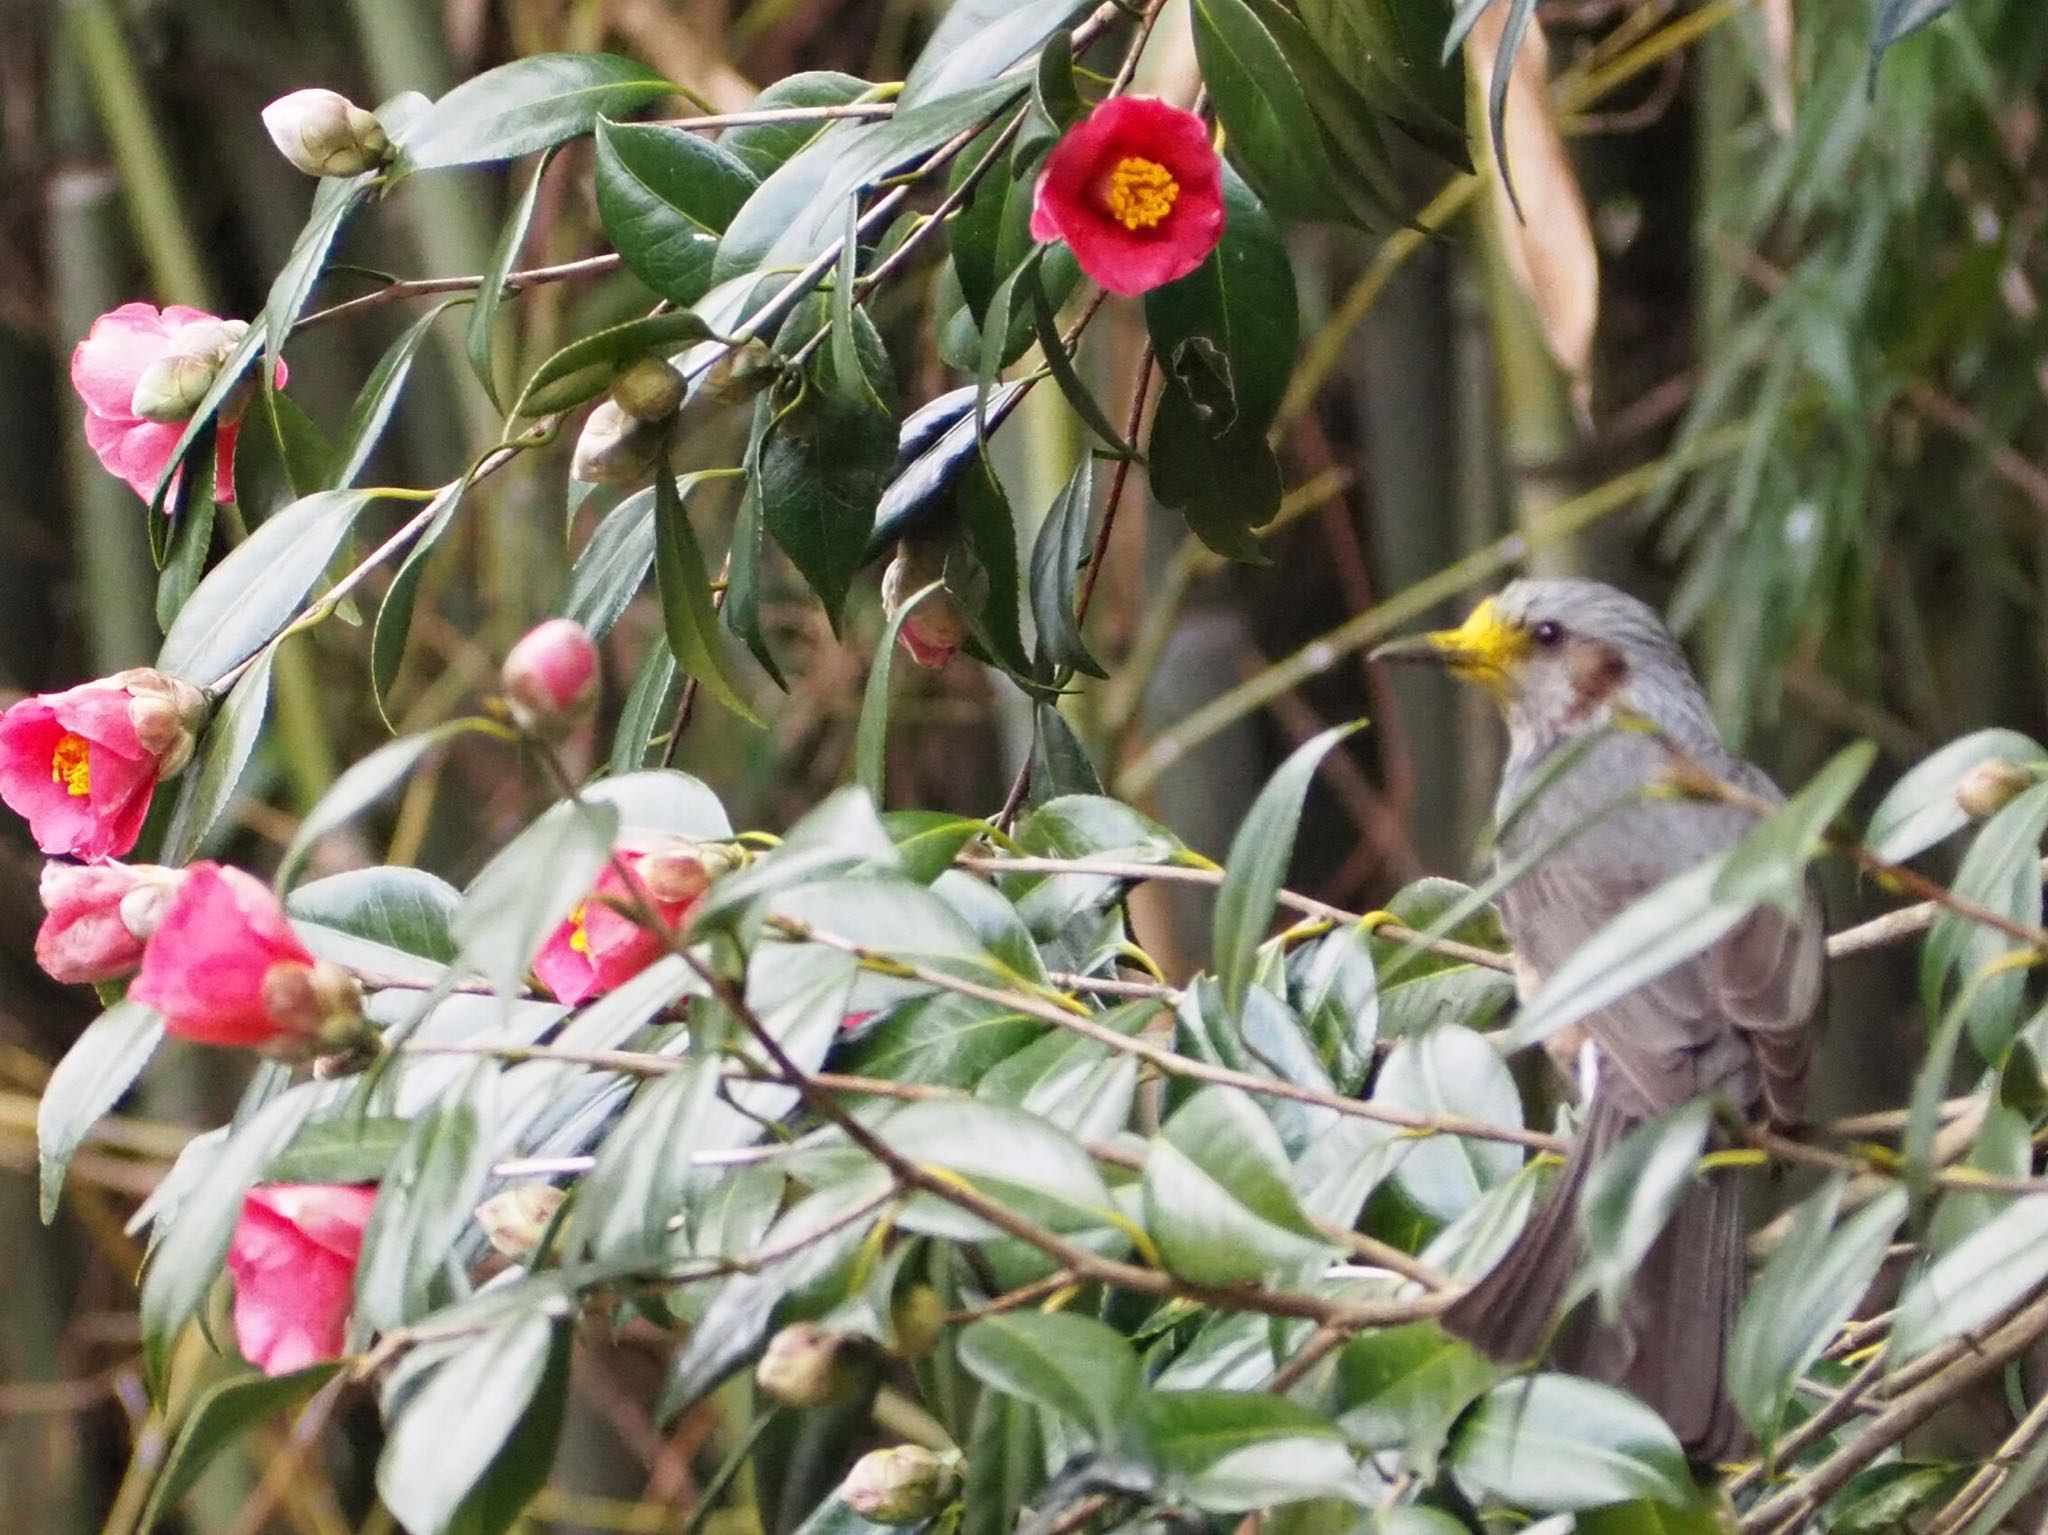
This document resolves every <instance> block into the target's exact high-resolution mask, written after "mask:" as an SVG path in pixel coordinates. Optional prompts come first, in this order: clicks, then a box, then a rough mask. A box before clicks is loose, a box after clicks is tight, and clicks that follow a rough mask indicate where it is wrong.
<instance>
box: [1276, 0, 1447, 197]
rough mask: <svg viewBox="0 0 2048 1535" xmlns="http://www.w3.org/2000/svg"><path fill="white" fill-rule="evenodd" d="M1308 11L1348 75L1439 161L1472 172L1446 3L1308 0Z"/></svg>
mask: <svg viewBox="0 0 2048 1535" xmlns="http://www.w3.org/2000/svg"><path fill="white" fill-rule="evenodd" d="M1300 10H1301V19H1302V23H1303V25H1304V26H1305V28H1306V29H1307V31H1308V33H1309V35H1310V36H1311V37H1313V38H1314V39H1315V40H1316V41H1317V42H1318V43H1319V44H1321V45H1322V48H1323V50H1324V52H1325V53H1326V54H1327V55H1328V57H1329V60H1330V63H1331V65H1332V66H1333V68H1334V70H1335V72H1336V73H1337V74H1338V75H1339V76H1340V77H1341V78H1342V79H1343V80H1345V81H1347V82H1349V83H1350V84H1351V85H1352V86H1353V87H1355V89H1356V90H1357V91H1358V93H1359V94H1360V95H1361V96H1362V97H1363V98H1364V99H1365V100H1367V101H1369V102H1371V103H1372V104H1373V105H1374V106H1376V107H1377V108H1379V110H1381V111H1383V112H1385V113H1386V114H1387V115H1388V116H1389V117H1391V118H1392V119H1393V120H1394V121H1395V123H1396V124H1397V125H1398V126H1399V127H1400V128H1401V129H1402V130H1403V131H1405V132H1406V133H1408V134H1409V135H1410V136H1411V137H1413V138H1414V139H1416V140H1417V141H1418V142H1419V143H1421V144H1422V145H1424V146H1425V147H1426V148H1428V149H1429V150H1430V151H1431V152H1432V153H1434V154H1435V155H1437V156H1438V157H1439V158H1441V159H1444V160H1447V161H1449V162H1450V163H1451V164H1453V165H1455V166H1456V167H1457V168H1458V169H1459V170H1466V171H1469V170H1471V169H1472V158H1471V153H1470V151H1469V149H1468V147H1467V145H1466V141H1465V80H1464V71H1463V70H1462V69H1460V68H1458V67H1457V66H1456V65H1455V64H1453V63H1451V62H1450V60H1449V57H1448V55H1447V54H1446V53H1445V51H1444V48H1443V46H1442V40H1443V35H1444V14H1443V12H1444V7H1443V3H1442V0H1370V3H1367V4H1357V3H1355V0H1300ZM1262 14H1263V7H1262Z"/></svg>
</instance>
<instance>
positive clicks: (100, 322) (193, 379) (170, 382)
mask: <svg viewBox="0 0 2048 1535" xmlns="http://www.w3.org/2000/svg"><path fill="white" fill-rule="evenodd" d="M248 328H249V327H248V325H247V324H246V323H245V322H244V321H241V320H222V319H219V318H216V317H215V316H213V315H210V314H208V313H206V312H205V311H204V310H201V309H188V308H186V307H185V306H184V305H182V304H172V305H171V306H169V307H168V308H166V309H162V310H159V309H158V308H157V307H156V306H155V305H154V304H142V303H135V304H123V305H122V306H121V307H120V308H119V309H114V310H109V311H108V312H107V313H106V314H103V315H101V316H100V317H99V318H98V319H97V320H95V321H93V325H92V330H91V331H90V332H89V333H88V334H87V336H86V338H85V339H84V340H83V341H81V342H79V343H78V347H77V350H75V351H74V352H72V354H71V387H72V388H74V389H76V390H77V391H78V397H79V398H80V399H81V400H83V401H84V402H85V440H86V441H87V442H88V443H89V444H91V446H92V450H93V452H94V453H96V454H97V455H98V456H99V461H100V463H101V464H102V465H104V466H105V467H106V470H107V472H108V473H109V474H114V475H118V476H119V477H120V478H122V479H124V480H126V481H127V482H128V484H129V486H130V488H132V489H133V490H134V492H135V493H136V494H137V495H138V496H140V497H142V499H143V500H145V501H147V500H149V498H150V497H151V496H153V495H155V494H156V486H157V481H158V480H160V479H162V478H163V473H164V470H165V469H167V468H169V467H170V463H171V454H172V452H173V450H175V449H176V447H177V445H178V438H179V437H180V436H181V435H183V433H184V430H185V423H186V422H187V421H190V420H191V419H192V413H193V412H194V411H195V410H197V409H198V408H199V402H200V400H201V399H202V398H203V397H204V396H205V394H206V391H207V390H208V389H209V388H211V387H212V385H213V380H214V377H215V375H216V374H217V373H218V372H219V371H220V366H221V364H222V363H224V362H225V361H227V358H228V354H229V353H230V352H232V351H234V349H235V347H236V346H237V345H238V344H239V343H240V341H241V339H242V337H243V335H244V334H245V333H246V332H247V331H248ZM285 378H286V373H285V366H284V363H283V362H282V361H280V362H279V363H278V365H277V385H278V387H279V388H280V389H282V388H283V387H284V384H285ZM235 432H236V425H235V423H234V422H233V421H232V420H230V419H229V418H228V414H227V413H225V412H224V413H223V415H222V420H221V427H220V432H219V434H218V436H216V438H215V439H214V479H213V497H214V499H215V500H216V501H232V500H234V499H235V467H234V466H235Z"/></svg>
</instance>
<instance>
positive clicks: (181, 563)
mask: <svg viewBox="0 0 2048 1535" xmlns="http://www.w3.org/2000/svg"><path fill="white" fill-rule="evenodd" d="M214 441H215V439H214V435H213V433H211V432H208V433H205V434H204V435H202V436H201V438H200V440H199V441H198V442H197V443H196V444H195V445H194V446H193V450H192V462H191V469H192V473H191V474H189V475H188V476H186V479H185V483H183V484H181V485H180V486H179V487H178V508H177V517H176V520H175V521H174V522H171V526H170V543H169V545H168V546H167V547H165V549H164V550H163V551H162V558H163V570H162V573H161V574H160V575H159V576H158V577H157V582H156V626H157V628H159V629H161V630H162V631H164V632H165V633H166V634H168V633H169V632H170V630H171V627H172V625H174V624H176V623H177V621H178V614H179V613H181V612H183V611H184V608H185V604H186V603H187V602H189V601H191V600H192V593H193V592H194V591H195V590H197V589H198V586H199V583H200V581H201V579H202V578H203V577H204V576H205V574H206V557H207V556H208V555H209V554H211V553H212V552H213V524H214V517H215V513H216V508H217V503H216V502H215V501H214V497H213V489H214V470H215V465H216V464H217V463H218V462H219V460H218V459H217V457H216V456H215V453H214ZM169 521H171V520H170V519H169V518H168V517H165V516H163V515H161V514H159V515H157V516H155V517H154V518H153V520H152V523H151V531H152V532H156V531H157V528H156V523H158V522H169Z"/></svg>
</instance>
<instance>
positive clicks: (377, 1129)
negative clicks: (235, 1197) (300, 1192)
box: [264, 1112, 412, 1183]
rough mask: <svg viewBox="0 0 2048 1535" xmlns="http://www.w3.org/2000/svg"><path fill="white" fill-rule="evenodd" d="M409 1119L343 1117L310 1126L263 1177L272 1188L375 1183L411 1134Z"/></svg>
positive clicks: (324, 1120)
mask: <svg viewBox="0 0 2048 1535" xmlns="http://www.w3.org/2000/svg"><path fill="white" fill-rule="evenodd" d="M411 1129H412V1125H411V1122H410V1121H408V1120H403V1119H396V1118H393V1117H391V1116H389V1115H372V1116H370V1117H367V1118H364V1117H361V1116H358V1115H355V1114H351V1113H347V1112H344V1113H342V1114H341V1115H339V1116H337V1117H334V1118H330V1119H314V1120H310V1121H308V1123H307V1124H306V1126H305V1128H304V1129H302V1130H300V1131H299V1133H298V1134H297V1135H296V1136H294V1137H293V1138H292V1143H291V1145H289V1146H287V1147H286V1148H285V1149H284V1150H283V1151H282V1152H280V1153H279V1154H278V1155H277V1156H275V1157H272V1158H271V1159H270V1166H269V1167H268V1168H267V1169H265V1172H264V1176H265V1177H266V1178H267V1179H269V1180H270V1181H271V1182H273V1183H375V1182H377V1181H378V1180H379V1179H381V1178H382V1177H383V1176H384V1174H385V1172H386V1171H387V1170H388V1169H389V1168H390V1166H391V1163H392V1161H393V1159H394V1158H396V1157H397V1155H398V1151H399V1148H400V1147H401V1146H403V1145H404V1144H405V1138H406V1136H407V1134H408V1133H409V1132H410V1131H411Z"/></svg>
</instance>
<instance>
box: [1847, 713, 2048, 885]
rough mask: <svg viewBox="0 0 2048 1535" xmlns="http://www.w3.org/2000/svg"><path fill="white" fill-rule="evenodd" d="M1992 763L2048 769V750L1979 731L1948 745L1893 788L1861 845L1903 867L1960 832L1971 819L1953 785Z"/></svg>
mask: <svg viewBox="0 0 2048 1535" xmlns="http://www.w3.org/2000/svg"><path fill="white" fill-rule="evenodd" d="M1996 761H2004V762H2010V763H2012V764H2013V765H2014V766H2016V767H2021V768H2031V769H2043V768H2048V750H2043V749H2042V747H2041V744H2040V743H2039V742H2038V741H2036V740H2034V739H2033V737H2031V736H2024V735H2021V734H2020V733H2019V732H2018V731H2017V730H2003V729H1994V730H1978V731H1974V732H1972V733H1971V734H1969V735H1966V736H1964V737H1962V739H1960V740H1956V741H1951V742H1949V743H1948V745H1946V746H1944V747H1942V749H1941V750H1940V751H1938V752H1936V753H1934V754H1933V755H1932V756H1931V757H1929V758H1927V759H1926V760H1925V761H1924V762H1921V763H1919V764H1917V765H1916V766H1915V767H1914V768H1913V769H1912V770H1911V771H1910V772H1908V773H1907V774H1906V775H1905V776H1904V777H1903V778H1901V779H1900V780H1899V781H1898V782H1897V783H1896V784H1894V785H1892V788H1891V791H1890V792H1889V793H1888V794H1886V795H1885V797H1884V799H1883V800H1882V801H1880V802H1879V804H1878V807H1877V809H1876V810H1874V811H1872V812H1871V815H1870V825H1869V827H1868V828H1867V829H1866V831H1865V832H1864V836H1863V843H1864V846H1865V847H1867V848H1869V849H1870V851H1871V852H1872V853H1874V854H1876V855H1877V856H1878V857H1879V858H1882V859H1884V860H1885V861H1886V862H1887V863H1904V862H1905V861H1906V860H1907V859H1909V858H1916V857H1918V856H1919V855H1920V854H1921V853H1924V852H1925V851H1927V849H1929V848H1931V847H1933V846H1934V844H1935V843H1937V842H1940V841H1941V840H1942V839H1943V838H1945V837H1948V836H1951V835H1953V834H1954V833H1956V832H1958V831H1961V830H1962V829H1963V828H1964V827H1965V826H1967V825H1969V824H1970V815H1969V813H1968V812H1967V811H1965V810H1964V809H1963V807H1962V806H1961V805H1959V804H1957V803H1956V786H1957V785H1958V784H1959V783H1961V782H1962V780H1963V778H1964V777H1965V775H1967V774H1968V773H1969V771H1970V770H1971V769H1972V768H1974V767H1977V766H1979V765H1981V764H1983V763H1986V762H1996Z"/></svg>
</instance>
